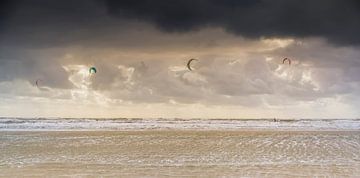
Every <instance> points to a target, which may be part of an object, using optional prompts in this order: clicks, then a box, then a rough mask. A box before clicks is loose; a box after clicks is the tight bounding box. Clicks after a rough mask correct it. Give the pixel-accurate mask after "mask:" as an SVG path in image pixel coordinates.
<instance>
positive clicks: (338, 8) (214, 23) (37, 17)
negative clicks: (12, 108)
mask: <svg viewBox="0 0 360 178" xmlns="http://www.w3.org/2000/svg"><path fill="white" fill-rule="evenodd" d="M109 16H110V17H109ZM113 17H121V18H115V19H114V18H113ZM359 17H360V1H357V0H316V1H314V0H139V1H133V0H87V1H86V0H78V1H70V0H63V1H55V0H26V1H23V0H14V1H10V0H0V26H1V27H0V30H1V31H0V36H1V38H2V39H1V40H0V42H1V41H5V42H4V43H6V44H7V45H9V43H10V44H11V43H14V44H16V45H17V46H19V45H26V44H27V43H29V41H31V44H33V45H35V44H37V45H42V46H45V47H46V46H53V45H59V44H71V43H74V42H80V43H81V42H82V43H86V42H88V39H93V38H101V37H104V38H105V37H106V36H111V35H112V36H116V35H117V34H119V33H121V32H122V31H123V30H126V29H127V28H128V26H127V24H126V23H125V22H124V21H122V20H120V19H127V20H141V21H146V22H149V23H153V24H155V25H156V26H157V27H159V29H161V30H163V31H166V32H189V31H193V30H197V29H201V28H203V27H209V26H210V27H222V28H224V29H226V30H227V31H229V32H232V33H234V34H238V35H241V36H245V37H249V38H259V37H300V38H301V37H324V38H326V39H328V40H330V41H331V42H333V43H337V44H341V45H352V44H355V45H358V44H359V43H360V36H359V35H357V33H358V32H359V31H360V20H359V19H360V18H359ZM4 30H5V31H4ZM105 39H111V37H108V38H105Z"/></svg>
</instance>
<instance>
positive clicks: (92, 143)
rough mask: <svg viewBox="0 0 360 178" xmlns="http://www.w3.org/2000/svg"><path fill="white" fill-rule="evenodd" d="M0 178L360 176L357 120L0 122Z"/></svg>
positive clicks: (64, 119) (72, 120)
mask: <svg viewBox="0 0 360 178" xmlns="http://www.w3.org/2000/svg"><path fill="white" fill-rule="evenodd" d="M0 177H360V119H273V118H272V119H181V118H174V119H164V118H158V119H150V118H149V119H146V118H116V119H115V118H114V119H100V118H7V117H3V118H0Z"/></svg>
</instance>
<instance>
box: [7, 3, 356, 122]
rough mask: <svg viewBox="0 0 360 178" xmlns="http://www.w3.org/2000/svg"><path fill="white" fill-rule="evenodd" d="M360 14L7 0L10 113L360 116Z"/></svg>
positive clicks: (268, 6)
mask: <svg viewBox="0 0 360 178" xmlns="http://www.w3.org/2000/svg"><path fill="white" fill-rule="evenodd" d="M359 17H360V2H359V1H357V0H317V1H313V0H139V1H133V0H77V1H72V0H62V1H57V0H0V116H2V117H76V118H77V117H99V118H103V117H104V118H105V117H107V118H109V117H111V118H114V117H115V118H121V117H144V118H274V117H276V118H359V117H360V110H359V109H358V106H359V104H360V35H359V34H358V33H359V32H360V20H359V19H360V18H359ZM191 58H195V59H198V60H195V61H193V62H192V64H191V66H192V68H193V71H189V70H188V69H187V67H186V64H187V61H188V60H189V59H191ZM284 58H289V59H291V65H288V64H283V63H282V60H283V59H284ZM92 66H94V67H96V69H97V73H96V74H89V68H90V67H92ZM36 81H38V83H39V84H38V86H36V84H35V83H36Z"/></svg>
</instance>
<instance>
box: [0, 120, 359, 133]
mask: <svg viewBox="0 0 360 178" xmlns="http://www.w3.org/2000/svg"><path fill="white" fill-rule="evenodd" d="M169 129H170V130H171V129H173V130H289V131H291V130H295V131H302V130H305V131H306V130H315V131H316V130H325V131H326V130H359V131H360V119H278V120H274V119H181V118H175V119H163V118H159V119H144V118H111V119H97V118H81V119H74V118H0V130H3V131H4V130H169Z"/></svg>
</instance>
